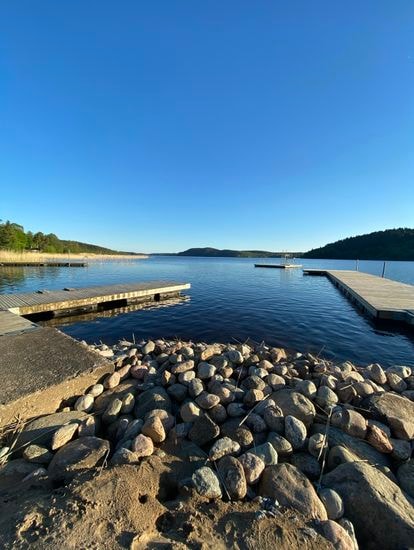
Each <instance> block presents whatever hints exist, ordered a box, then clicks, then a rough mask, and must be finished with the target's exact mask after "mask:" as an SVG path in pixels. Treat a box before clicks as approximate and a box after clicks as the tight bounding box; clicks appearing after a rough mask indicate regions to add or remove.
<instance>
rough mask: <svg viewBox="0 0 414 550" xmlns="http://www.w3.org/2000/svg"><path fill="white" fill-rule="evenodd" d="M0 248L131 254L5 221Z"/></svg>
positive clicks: (53, 251)
mask: <svg viewBox="0 0 414 550" xmlns="http://www.w3.org/2000/svg"><path fill="white" fill-rule="evenodd" d="M0 249H1V250H13V251H20V252H23V251H25V250H38V251H40V252H50V253H66V254H67V253H71V254H76V253H81V252H89V253H93V254H133V253H132V252H119V251H116V250H110V249H109V248H104V247H102V246H97V245H95V244H88V243H82V242H78V241H65V240H62V239H59V237H57V236H56V235H55V234H54V233H49V234H47V235H46V234H44V233H42V232H40V231H38V232H37V233H32V232H31V231H27V232H26V231H25V230H24V228H23V227H22V226H21V225H19V224H17V223H12V222H9V221H6V222H4V223H0Z"/></svg>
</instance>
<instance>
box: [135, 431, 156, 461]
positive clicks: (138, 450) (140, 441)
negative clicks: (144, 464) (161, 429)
mask: <svg viewBox="0 0 414 550" xmlns="http://www.w3.org/2000/svg"><path fill="white" fill-rule="evenodd" d="M131 450H132V451H133V452H134V453H135V454H136V455H137V457H139V458H141V457H144V456H151V455H152V453H153V452H154V443H153V441H152V439H151V438H150V437H148V436H146V435H144V434H139V435H137V436H136V437H135V438H134V439H133V440H132V443H131Z"/></svg>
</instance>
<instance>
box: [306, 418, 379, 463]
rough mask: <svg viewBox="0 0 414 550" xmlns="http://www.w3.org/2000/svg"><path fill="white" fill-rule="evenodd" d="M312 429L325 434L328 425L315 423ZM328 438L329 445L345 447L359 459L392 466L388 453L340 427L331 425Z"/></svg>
mask: <svg viewBox="0 0 414 550" xmlns="http://www.w3.org/2000/svg"><path fill="white" fill-rule="evenodd" d="M312 431H314V432H315V433H322V434H325V432H326V426H325V425H324V424H314V425H313V426H312ZM327 440H328V445H329V447H335V446H337V445H340V446H342V447H345V448H347V449H349V450H350V451H351V452H352V453H353V454H354V455H356V456H357V457H358V459H359V460H366V461H368V462H369V463H370V464H379V465H381V466H388V467H389V466H390V461H389V458H388V457H387V455H384V454H382V453H380V452H378V451H377V450H376V449H374V448H373V447H371V445H369V443H367V442H366V441H362V440H361V439H358V438H356V437H352V436H350V435H348V434H346V433H345V432H343V431H342V430H339V429H338V428H334V427H333V426H330V428H329V430H328V432H327Z"/></svg>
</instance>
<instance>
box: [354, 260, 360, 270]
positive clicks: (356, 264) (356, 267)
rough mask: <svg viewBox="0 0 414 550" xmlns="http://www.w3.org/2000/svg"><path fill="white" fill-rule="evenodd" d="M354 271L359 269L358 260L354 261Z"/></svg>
mask: <svg viewBox="0 0 414 550" xmlns="http://www.w3.org/2000/svg"><path fill="white" fill-rule="evenodd" d="M355 271H359V260H357V261H356V262H355Z"/></svg>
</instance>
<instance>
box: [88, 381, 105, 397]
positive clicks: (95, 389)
mask: <svg viewBox="0 0 414 550" xmlns="http://www.w3.org/2000/svg"><path fill="white" fill-rule="evenodd" d="M104 389H105V388H104V387H103V384H94V385H93V386H92V387H91V388H89V390H88V393H89V394H90V395H92V396H93V397H94V398H95V397H98V396H99V395H101V393H103V391H104Z"/></svg>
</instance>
